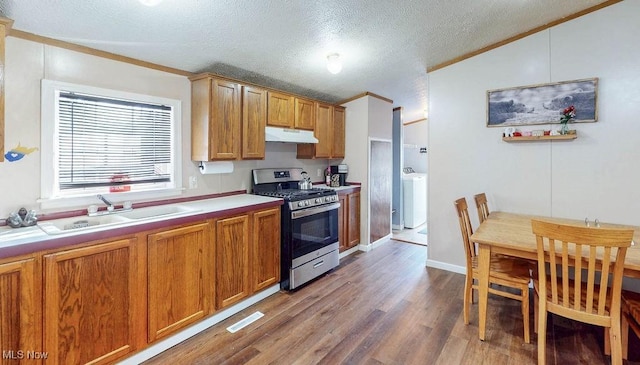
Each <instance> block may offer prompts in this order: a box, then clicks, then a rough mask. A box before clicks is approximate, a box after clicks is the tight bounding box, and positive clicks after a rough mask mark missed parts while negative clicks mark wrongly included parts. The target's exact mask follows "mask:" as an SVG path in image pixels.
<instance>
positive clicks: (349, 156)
mask: <svg viewBox="0 0 640 365" xmlns="http://www.w3.org/2000/svg"><path fill="white" fill-rule="evenodd" d="M342 106H344V107H346V108H347V109H346V111H345V121H346V126H345V147H344V149H345V152H344V154H345V159H344V163H346V164H347V165H348V166H349V174H348V175H347V180H348V181H355V182H360V183H361V184H362V185H361V187H360V244H361V245H365V246H366V245H368V244H369V241H368V240H369V238H368V237H369V209H368V206H369V200H368V196H369V171H368V168H367V164H366V161H368V159H369V157H368V149H369V145H368V143H369V142H368V138H367V136H368V135H369V97H368V96H365V97H362V98H359V99H356V100H352V101H350V102H348V103H345V104H342Z"/></svg>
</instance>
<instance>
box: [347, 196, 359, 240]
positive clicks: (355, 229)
mask: <svg viewBox="0 0 640 365" xmlns="http://www.w3.org/2000/svg"><path fill="white" fill-rule="evenodd" d="M347 206H348V207H349V209H348V214H349V218H348V229H347V232H348V233H347V242H348V243H347V247H349V248H351V247H353V246H355V245H357V244H359V243H360V192H359V191H356V192H353V193H351V194H349V195H348V201H347Z"/></svg>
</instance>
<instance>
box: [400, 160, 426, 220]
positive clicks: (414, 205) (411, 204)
mask: <svg viewBox="0 0 640 365" xmlns="http://www.w3.org/2000/svg"><path fill="white" fill-rule="evenodd" d="M402 188H403V195H404V196H403V207H404V208H403V210H404V226H405V227H407V228H416V227H418V226H420V225H422V224H424V223H425V222H426V221H427V174H420V173H409V174H403V175H402Z"/></svg>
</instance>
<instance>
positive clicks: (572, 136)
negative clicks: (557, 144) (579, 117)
mask: <svg viewBox="0 0 640 365" xmlns="http://www.w3.org/2000/svg"><path fill="white" fill-rule="evenodd" d="M576 138H578V134H577V133H574V134H564V135H560V136H526V137H525V136H522V137H502V140H503V141H505V142H534V141H571V140H574V139H576Z"/></svg>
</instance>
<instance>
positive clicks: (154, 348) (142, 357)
mask: <svg viewBox="0 0 640 365" xmlns="http://www.w3.org/2000/svg"><path fill="white" fill-rule="evenodd" d="M279 291H280V284H279V283H278V284H276V285H273V286H271V287H269V288H267V289H265V290H263V291H261V292H260V293H258V294H256V295H254V296H252V297H251V298H247V299H245V300H243V301H242V302H240V303H238V304H236V305H234V306H232V307H229V308H227V309H224V310H222V311H220V312H217V313H214V314H213V315H212V316H211V317H208V318H206V319H204V320H202V321H201V322H198V323H196V324H194V325H193V326H191V327H188V328H186V329H184V330H182V331H180V332H178V333H176V334H175V335H173V336H171V337H168V338H166V339H164V340H162V341H160V342H158V343H156V344H153V345H151V346H149V347H147V348H145V349H144V350H142V351H140V352H137V353H135V354H134V355H132V356H130V357H129V358H126V359H124V360H123V361H121V362H119V363H118V364H120V365H134V364H140V363H142V362H144V361H146V360H149V359H150V358H152V357H154V356H156V355H158V354H160V353H161V352H163V351H165V350H168V349H169V348H171V347H173V346H175V345H177V344H179V343H180V342H183V341H185V340H187V339H189V338H190V337H193V336H195V335H197V334H198V333H200V332H203V331H204V330H206V329H207V328H209V327H212V326H214V325H216V324H218V323H220V322H222V321H224V320H225V319H227V318H229V317H231V316H232V315H234V314H236V313H238V312H240V311H242V310H243V309H246V308H248V307H250V306H252V305H254V304H256V303H258V302H259V301H261V300H263V299H265V298H267V297H269V296H271V295H273V294H275V293H277V292H279Z"/></svg>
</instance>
